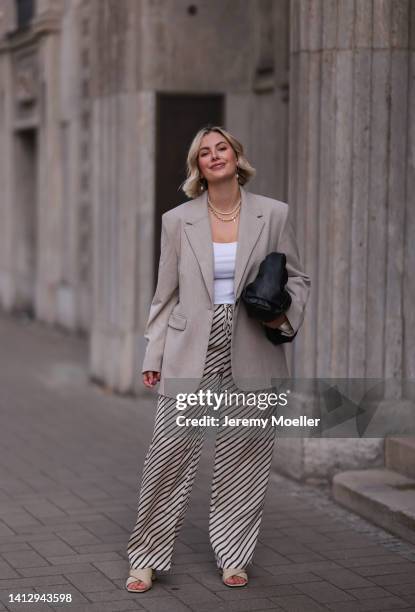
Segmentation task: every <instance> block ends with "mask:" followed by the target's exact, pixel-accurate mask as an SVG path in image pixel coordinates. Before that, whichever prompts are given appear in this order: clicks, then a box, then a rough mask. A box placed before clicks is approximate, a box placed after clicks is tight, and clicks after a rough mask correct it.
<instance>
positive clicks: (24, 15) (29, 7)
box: [16, 0, 35, 30]
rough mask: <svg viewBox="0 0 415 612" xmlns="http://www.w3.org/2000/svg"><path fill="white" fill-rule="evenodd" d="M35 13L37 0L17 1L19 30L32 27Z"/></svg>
mask: <svg viewBox="0 0 415 612" xmlns="http://www.w3.org/2000/svg"><path fill="white" fill-rule="evenodd" d="M34 13H35V0H16V23H17V29H18V30H20V29H21V28H26V27H27V26H29V25H30V22H31V20H32V19H33V16H34Z"/></svg>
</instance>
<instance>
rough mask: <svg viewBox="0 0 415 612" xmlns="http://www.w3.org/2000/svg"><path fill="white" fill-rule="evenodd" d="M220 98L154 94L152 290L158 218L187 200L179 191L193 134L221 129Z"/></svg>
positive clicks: (158, 247) (221, 97) (158, 243)
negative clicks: (207, 126)
mask: <svg viewBox="0 0 415 612" xmlns="http://www.w3.org/2000/svg"><path fill="white" fill-rule="evenodd" d="M223 121H224V96H223V95H222V94H208V95H193V94H191V95H190V94H158V95H157V102H156V126H157V127H156V173H155V175H156V189H155V195H156V208H155V220H154V228H155V233H154V236H155V239H154V262H155V266H154V269H155V274H154V289H155V287H156V283H157V270H158V261H159V257H160V234H161V215H162V214H163V213H164V212H166V211H167V210H170V209H171V208H174V207H175V206H177V205H178V204H181V203H182V202H186V201H188V199H189V198H188V197H187V196H186V195H185V193H184V192H183V191H182V190H181V189H180V185H181V184H182V183H183V181H184V180H185V178H186V156H187V151H188V148H189V146H190V143H191V141H192V139H193V137H194V136H195V134H196V132H197V131H198V130H199V129H200V128H202V127H204V126H206V125H209V124H210V125H223Z"/></svg>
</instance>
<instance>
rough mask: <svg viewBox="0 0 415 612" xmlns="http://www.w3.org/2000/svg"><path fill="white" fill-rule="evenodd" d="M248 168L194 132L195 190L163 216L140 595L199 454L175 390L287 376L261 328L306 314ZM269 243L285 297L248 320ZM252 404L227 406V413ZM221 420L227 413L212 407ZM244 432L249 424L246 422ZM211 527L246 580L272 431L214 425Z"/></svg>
mask: <svg viewBox="0 0 415 612" xmlns="http://www.w3.org/2000/svg"><path fill="white" fill-rule="evenodd" d="M254 174H255V170H254V169H253V168H252V166H251V165H250V164H249V162H248V160H247V159H246V157H245V155H244V152H243V147H242V145H241V144H240V143H239V142H238V141H237V140H236V139H235V138H234V137H233V136H232V135H231V134H229V133H228V132H227V131H225V130H224V129H223V128H220V127H208V128H203V129H202V130H200V131H199V132H198V133H197V134H196V136H195V138H194V139H193V142H192V144H191V146H190V149H189V153H188V157H187V180H186V181H185V183H184V185H183V190H184V191H185V193H186V194H187V195H188V196H189V197H191V198H193V200H191V201H190V202H185V203H184V204H181V205H179V206H177V207H175V208H173V209H171V210H169V211H168V212H166V213H164V215H163V216H162V232H161V254H160V263H159V272H158V282H157V288H156V292H155V294H154V297H153V301H152V303H151V307H150V313H149V318H148V322H147V326H146V330H145V337H146V339H147V348H146V353H145V357H144V362H143V367H142V371H143V383H144V385H145V386H146V387H149V388H152V387H153V386H154V385H155V384H157V383H158V382H159V383H160V387H159V390H158V393H159V394H158V404H157V414H156V421H155V428H154V433H153V437H152V441H151V444H150V448H149V450H148V452H147V456H146V459H145V463H144V470H143V476H142V483H141V491H140V500H139V508H138V516H137V521H136V524H135V527H134V529H133V532H132V534H131V537H130V540H129V543H128V556H129V561H130V576H129V577H128V579H127V583H126V588H127V589H128V590H129V591H134V592H144V591H146V590H148V589H149V588H151V586H152V580H154V579H155V578H156V574H155V570H157V569H159V570H168V569H170V566H171V557H172V553H173V547H174V542H175V539H176V537H177V535H178V533H179V530H180V527H181V525H182V522H183V519H184V514H185V511H186V508H187V505H188V501H189V496H190V491H191V488H192V484H193V481H194V477H195V472H196V468H197V464H198V460H199V457H200V452H201V447H202V443H203V434H201V432H200V428H199V429H198V428H194V427H188V428H182V429H187V431H186V432H185V433H183V432H180V433H179V431H178V430H179V429H180V428H179V427H177V421H176V417H177V416H178V415H179V414H186V416H187V415H188V414H189V411H193V412H192V416H194V415H197V416H200V415H203V414H206V406H205V405H202V402H200V403H199V404H198V405H196V406H194V405H191V404H190V401H188V404H186V403H185V407H186V410H185V411H184V412H178V403H177V398H178V397H179V396H178V392H180V393H183V394H184V395H182V396H180V397H182V398H183V397H187V395H186V394H189V393H194V392H197V391H200V390H205V391H206V390H208V389H209V390H218V389H219V390H228V391H229V390H242V391H245V392H246V391H258V390H259V389H264V388H272V379H273V378H274V379H275V378H286V377H288V376H289V372H288V367H287V360H286V356H285V352H284V349H283V347H282V346H281V345H278V346H276V345H274V344H272V343H271V342H270V341H269V340H268V339H267V338H266V336H265V330H264V329H263V328H262V325H268V326H269V327H272V328H274V329H275V328H278V329H280V332H281V334H284V335H287V336H290V335H291V336H294V335H295V334H296V333H297V331H298V329H299V327H300V326H301V324H302V322H303V319H304V310H305V305H306V302H307V299H308V295H309V289H310V279H309V277H308V276H307V275H306V274H305V272H304V271H303V269H302V266H301V263H300V259H299V255H298V250H297V246H296V242H295V238H294V234H293V230H292V226H291V223H290V221H289V220H288V216H287V215H288V206H287V205H286V204H285V203H283V202H280V201H278V200H273V199H271V198H267V197H263V196H259V195H254V194H252V193H249V192H247V191H245V189H244V188H243V187H242V185H244V184H245V183H246V182H247V181H248V180H249V179H250V178H251V177H252V176H253V175H254ZM272 251H280V252H284V253H285V254H286V257H287V271H288V277H289V278H288V282H287V285H286V289H287V290H288V291H289V293H290V294H291V298H292V303H291V306H290V307H289V309H288V310H287V311H286V313H285V314H283V315H281V316H279V317H278V318H276V319H275V320H274V321H271V322H269V323H266V324H265V323H262V324H261V323H260V322H258V321H256V320H254V319H252V318H249V317H248V315H247V312H246V309H245V308H244V305H243V303H241V302H240V295H241V292H242V290H243V288H244V286H245V285H246V284H248V283H249V282H251V281H252V280H254V278H255V277H256V275H257V273H258V268H259V265H260V263H261V261H262V260H263V259H264V258H265V256H266V255H267V254H268V253H270V252H272ZM255 412H256V416H258V409H257V408H256V407H250V408H246V406H245V407H244V408H243V409H241V407H240V406H234V405H232V406H231V409H230V410H229V407H227V408H226V414H227V415H228V417H229V416H230V417H232V416H238V415H241V414H243V416H247V415H248V414H250V415H253V414H254V413H255ZM217 414H218V415H219V418H220V424H223V422H224V421H223V419H224V416H225V409H224V408H221V411H220V412H219V413H217ZM246 429H249V428H246ZM217 431H218V433H217V436H216V441H215V466H214V474H213V481H212V496H211V502H210V515H209V535H210V540H211V544H212V547H213V551H214V554H215V558H216V563H217V566H218V568H219V570H221V571H222V580H223V582H224V583H225V584H226V585H227V586H230V587H240V586H245V585H246V584H247V582H248V576H247V573H246V566H247V565H248V564H249V563H251V561H252V556H253V552H254V547H255V544H256V541H257V537H258V532H259V527H260V522H261V517H262V509H263V504H264V498H265V492H266V488H267V483H268V477H269V473H270V465H271V459H272V452H273V444H274V436H275V428H274V427H271V428H268V429H267V430H265V431H264V432H263V433H262V434H261V435H259V434H258V433H257V432H254V431H253V428H251V431H244V432H243V433H241V431H239V432H237V433H236V432H235V429H233V430H232V428H229V427H218V429H217Z"/></svg>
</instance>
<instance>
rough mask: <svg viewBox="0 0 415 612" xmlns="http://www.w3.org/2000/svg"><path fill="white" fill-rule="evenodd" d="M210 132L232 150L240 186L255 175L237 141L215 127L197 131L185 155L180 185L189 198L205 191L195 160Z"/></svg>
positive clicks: (218, 127)
mask: <svg viewBox="0 0 415 612" xmlns="http://www.w3.org/2000/svg"><path fill="white" fill-rule="evenodd" d="M210 132H218V134H222V136H223V137H224V138H225V139H226V140H227V141H228V142H229V144H230V145H231V147H232V149H233V150H234V152H235V155H236V159H237V161H238V175H239V176H238V182H239V184H240V185H245V183H247V182H248V181H249V179H251V178H252V177H253V176H255V174H256V170H255V168H253V167H252V166H251V164H250V163H249V161H248V160H247V158H246V157H245V154H244V150H243V146H242V144H241V143H240V142H239V140H237V139H236V138H235V137H234V136H232V134H230V133H229V132H227V131H226V130H225V129H223V128H222V127H220V126H217V125H215V126H207V127H204V128H202V129H201V130H199V131H198V133H197V134H196V136H195V137H194V138H193V140H192V143H191V145H190V147H189V152H188V154H187V160H186V168H187V178H186V180H185V181H184V182H183V184H182V185H181V188H182V189H183V191H184V193H185V194H186V195H187V196H188V197H189V198H197V197H198V196H200V195H201V193H203V191H204V190H205V189H207V181H206V179H201V177H200V172H199V165H198V163H197V158H198V155H199V149H200V144H201V142H202V138H203V137H204V136H205V135H206V134H209V133H210Z"/></svg>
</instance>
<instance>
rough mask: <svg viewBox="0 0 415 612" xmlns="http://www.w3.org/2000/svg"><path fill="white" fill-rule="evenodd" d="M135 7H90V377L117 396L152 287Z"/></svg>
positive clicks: (147, 108) (145, 119)
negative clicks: (106, 386) (104, 385)
mask: <svg viewBox="0 0 415 612" xmlns="http://www.w3.org/2000/svg"><path fill="white" fill-rule="evenodd" d="M140 7H141V3H138V2H135V0H129V1H128V2H123V3H114V2H108V1H104V2H103V1H102V0H98V1H97V0H95V1H94V2H91V9H92V15H91V19H92V27H93V32H92V35H93V37H94V40H95V44H94V47H93V53H94V54H93V57H92V58H91V61H92V71H91V74H92V81H91V87H92V94H91V95H92V100H91V108H92V133H93V143H92V168H93V173H92V201H93V224H92V225H93V258H92V260H93V271H92V288H93V300H92V318H91V324H92V327H91V336H90V338H91V351H90V371H91V376H92V377H93V378H95V379H96V380H98V381H100V382H104V383H105V384H106V385H108V386H109V387H110V388H111V389H113V390H115V391H118V392H121V393H123V392H131V391H132V390H133V389H134V388H136V389H137V388H138V387H139V386H140V387H141V376H140V373H139V371H138V369H137V368H138V355H139V354H141V351H140V347H139V344H140V342H144V338H142V337H141V336H142V330H143V328H144V324H145V321H144V320H143V319H142V317H143V316H144V313H145V314H147V311H148V296H149V295H151V294H152V279H153V251H152V248H150V247H151V246H152V243H153V242H152V241H153V220H154V156H155V151H154V146H155V137H154V130H155V96H154V94H153V93H152V92H145V91H139V87H138V80H139V72H140V62H141V57H140V50H139V48H137V46H138V45H139V36H138V35H137V28H138V27H139V18H140V14H139V13H140ZM137 349H138V350H137ZM139 365H140V366H141V363H140V364H139Z"/></svg>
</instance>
